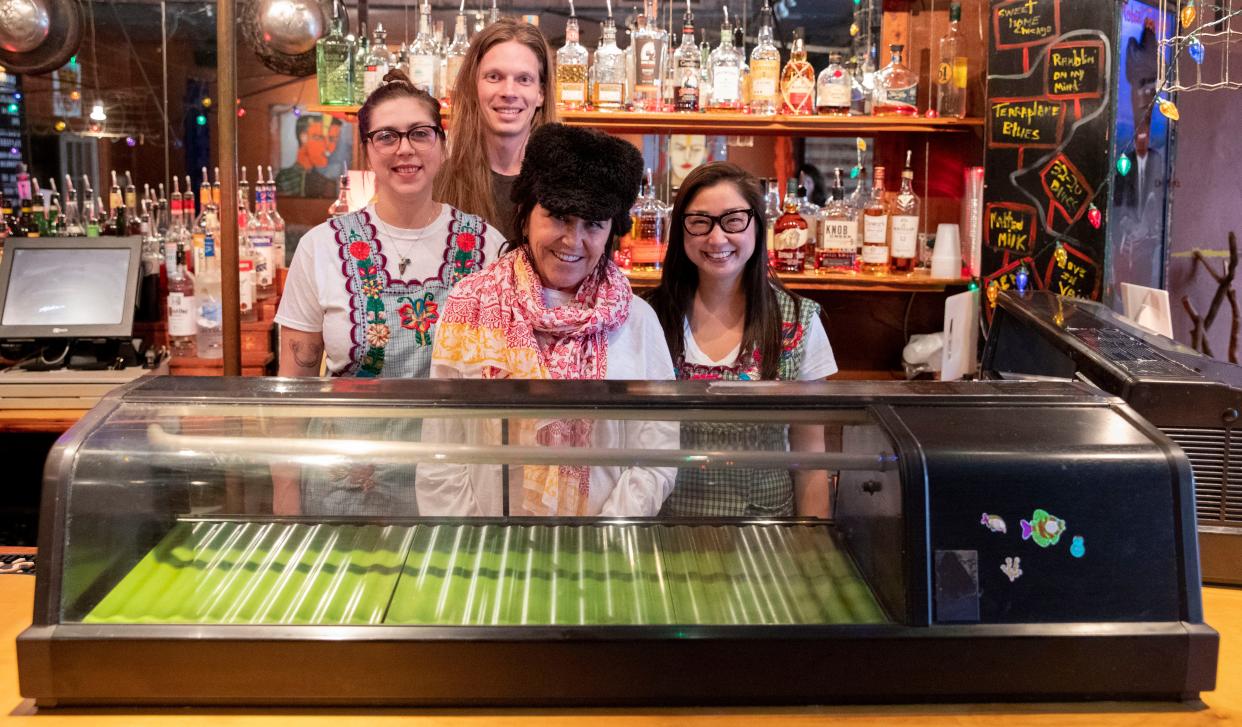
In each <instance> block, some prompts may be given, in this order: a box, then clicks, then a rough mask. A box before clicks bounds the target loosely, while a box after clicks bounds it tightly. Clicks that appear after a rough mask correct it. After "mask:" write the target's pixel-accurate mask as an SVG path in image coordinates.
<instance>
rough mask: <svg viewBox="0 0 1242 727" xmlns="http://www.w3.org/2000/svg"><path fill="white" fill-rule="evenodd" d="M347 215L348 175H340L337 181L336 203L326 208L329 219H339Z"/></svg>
mask: <svg viewBox="0 0 1242 727" xmlns="http://www.w3.org/2000/svg"><path fill="white" fill-rule="evenodd" d="M347 214H349V174H348V173H345V174H342V175H341V177H340V179H339V180H337V193H336V201H335V202H333V203H332V204H331V205H330V206H329V207H328V216H329V217H341V216H344V215H347Z"/></svg>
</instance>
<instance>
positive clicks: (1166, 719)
mask: <svg viewBox="0 0 1242 727" xmlns="http://www.w3.org/2000/svg"><path fill="white" fill-rule="evenodd" d="M34 584H35V579H34V578H33V577H31V576H25V575H3V576H0V643H2V644H3V645H2V646H0V723H2V724H4V725H10V724H11V725H38V726H39V727H55V726H56V725H74V726H76V727H85V726H86V725H117V726H118V727H119V726H120V725H125V726H126V727H128V726H130V725H152V726H155V725H159V726H160V727H164V726H166V725H221V724H227V725H233V726H239V727H244V726H246V725H256V726H258V725H285V724H297V725H323V726H324V727H351V726H352V725H359V726H362V725H367V726H368V727H369V726H371V725H375V724H382V723H391V722H395V721H396V720H398V719H405V720H409V721H412V722H414V723H416V724H424V725H437V726H439V725H462V726H463V727H466V726H468V725H530V726H531V727H536V726H537V727H547V726H549V725H552V726H555V725H574V724H591V725H605V726H607V725H699V724H701V725H712V727H733V726H737V727H751V726H752V725H775V724H797V725H812V724H845V725H858V726H859V727H863V726H867V725H881V724H882V725H911V726H913V725H918V726H919V727H925V726H927V725H934V726H938V725H953V726H954V727H963V726H967V725H1005V727H1015V726H1020V725H1050V726H1051V725H1056V726H1057V727H1108V726H1109V725H1118V726H1120V725H1128V726H1132V727H1164V726H1165V725H1169V726H1171V727H1178V726H1181V725H1234V724H1237V725H1242V590H1239V589H1225V588H1207V589H1204V594H1203V600H1204V611H1205V614H1206V619H1207V622H1208V623H1209V624H1210V625H1212V626H1213V627H1214V628H1216V629H1217V630H1218V631H1219V632H1220V635H1221V649H1220V664H1219V673H1218V677H1217V686H1216V690H1215V691H1213V692H1209V693H1205V694H1204V695H1203V702H1202V703H1199V702H1195V703H1189V704H1183V703H1162V702H1155V703H1148V702H1142V703H1135V702H1099V703H1068V704H1066V703H1054V704H935V705H917V704H916V705H898V706H871V705H862V706H842V707H835V706H834V707H814V706H812V707H755V708H722V707H706V708H682V707H677V708H674V707H654V708H645V709H634V708H596V709H512V710H507V709H496V708H488V709H477V710H476V709H468V708H461V709H421V710H420V709H367V708H365V707H357V708H336V709H305V708H298V709H244V710H242V709H225V708H222V709H205V708H195V709H152V708H145V709H116V708H113V709H81V708H77V709H65V710H42V711H40V710H37V709H36V708H35V706H34V703H33V702H32V701H30V700H23V699H22V698H21V696H20V695H19V694H18V688H17V663H16V657H15V651H14V647H13V643H14V639H16V638H17V635H18V633H20V632H21V631H22V629H24V628H26V626H27V625H28V624H29V623H30V615H31V610H32V604H33V602H34ZM1013 658H1014V659H1022V658H1023V655H1022V654H1021V653H1015V654H1014V655H1013ZM292 667H293V665H291V668H292ZM1048 667H1049V668H1053V669H1055V668H1056V665H1055V664H1049V665H1048ZM756 668H762V665H756ZM1100 668H1101V669H1107V668H1108V664H1101V665H1100ZM341 678H342V679H365V678H366V675H365V674H354V675H349V674H342V675H341Z"/></svg>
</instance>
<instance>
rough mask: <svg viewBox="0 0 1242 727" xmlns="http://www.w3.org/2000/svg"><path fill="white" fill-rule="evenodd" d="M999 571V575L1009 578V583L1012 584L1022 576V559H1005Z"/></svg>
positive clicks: (1015, 557)
mask: <svg viewBox="0 0 1242 727" xmlns="http://www.w3.org/2000/svg"><path fill="white" fill-rule="evenodd" d="M1000 569H1001V573H1004V574H1005V576H1006V577H1007V578H1009V582H1010V583H1013V582H1014V581H1016V580H1018V578H1019V577H1021V575H1022V559H1021V558H1019V557H1017V556H1014V557H1012V558H1006V559H1005V564H1004V565H1002V566H1001V567H1000Z"/></svg>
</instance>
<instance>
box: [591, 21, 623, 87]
mask: <svg viewBox="0 0 1242 727" xmlns="http://www.w3.org/2000/svg"><path fill="white" fill-rule="evenodd" d="M594 69H595V87H594V88H593V89H592V90H591V100H592V102H593V103H594V104H595V108H596V109H597V110H599V111H618V110H620V109H621V108H622V107H623V106H624V104H625V53H624V52H623V51H622V50H621V49H620V48H618V47H617V26H616V24H614V23H613V20H612V14H611V13H609V15H608V19H607V20H605V21H604V31H603V35H602V36H601V37H600V39H599V47H598V48H596V49H595V66H594Z"/></svg>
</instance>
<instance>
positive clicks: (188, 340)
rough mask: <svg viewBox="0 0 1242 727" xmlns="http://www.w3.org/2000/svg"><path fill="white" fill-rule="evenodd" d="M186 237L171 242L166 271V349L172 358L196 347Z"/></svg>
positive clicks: (191, 353) (195, 308)
mask: <svg viewBox="0 0 1242 727" xmlns="http://www.w3.org/2000/svg"><path fill="white" fill-rule="evenodd" d="M185 252H186V251H185V240H184V239H178V240H177V241H176V242H175V243H174V248H173V255H174V266H173V269H172V270H170V271H169V273H168V303H167V310H168V320H167V324H168V350H169V351H170V352H171V353H172V356H173V358H192V357H193V356H194V354H195V349H196V348H197V346H196V343H195V334H196V333H198V327H197V326H196V325H195V321H194V319H195V317H196V316H197V313H198V306H197V305H196V304H195V301H194V280H193V279H191V278H190V273H189V271H188V270H186V264H185V259H186V258H185Z"/></svg>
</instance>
